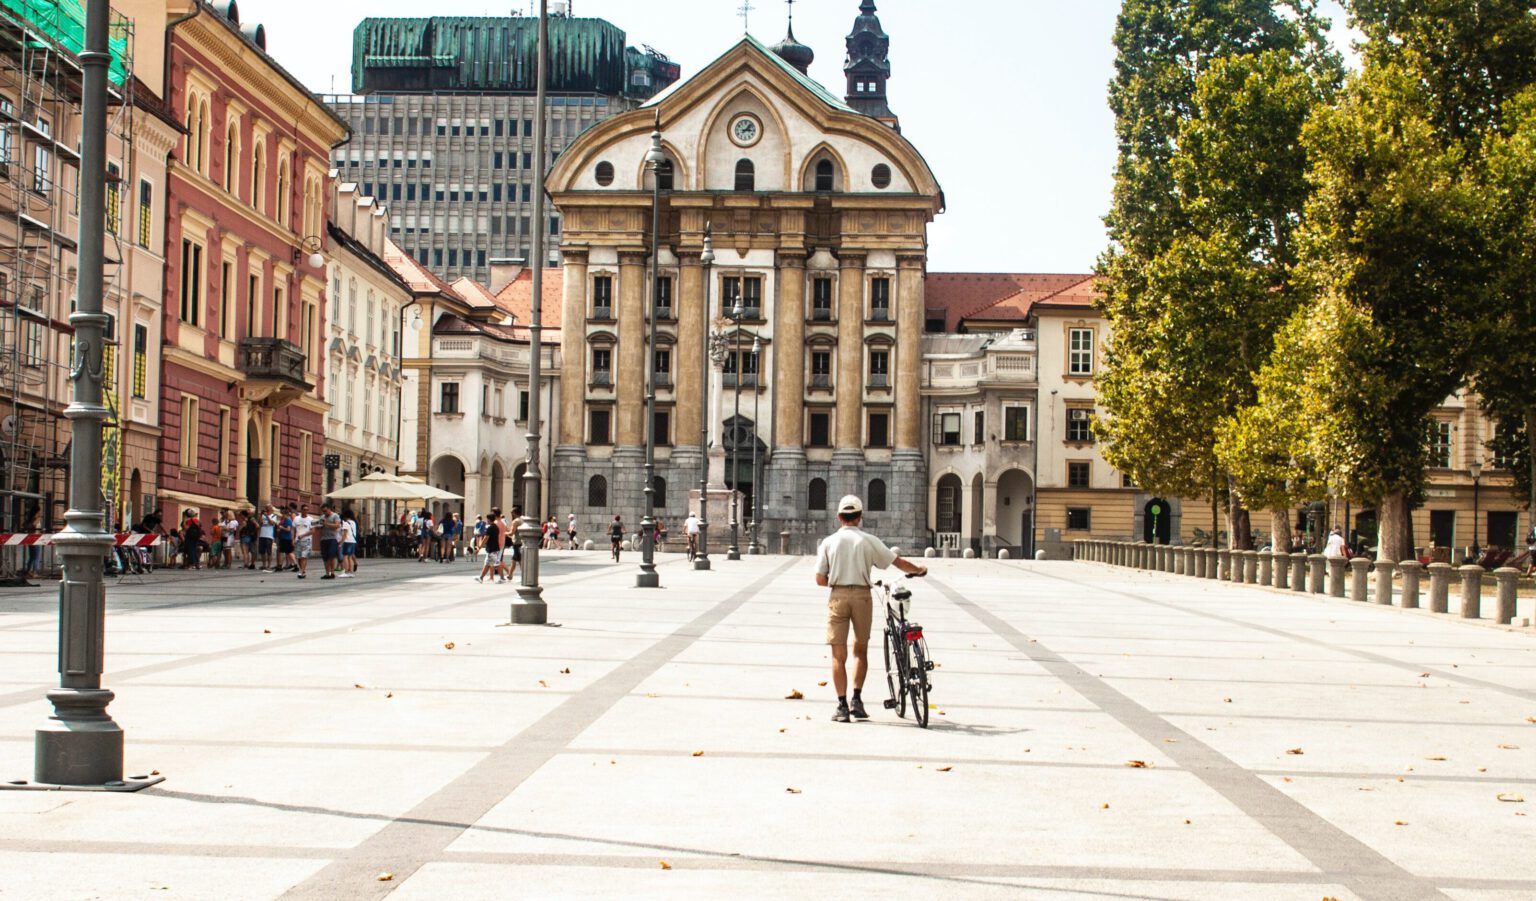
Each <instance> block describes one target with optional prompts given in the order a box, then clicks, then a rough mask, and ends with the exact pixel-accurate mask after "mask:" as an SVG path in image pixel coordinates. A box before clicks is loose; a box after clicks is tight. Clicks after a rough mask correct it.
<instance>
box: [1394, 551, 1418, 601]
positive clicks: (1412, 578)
mask: <svg viewBox="0 0 1536 901" xmlns="http://www.w3.org/2000/svg"><path fill="white" fill-rule="evenodd" d="M1397 568H1398V569H1400V570H1402V571H1403V604H1402V606H1403V609H1404V610H1412V609H1414V608H1415V607H1418V606H1419V575H1420V574H1421V573H1423V572H1424V564H1422V563H1420V562H1419V561H1417V560H1404V561H1403V562H1402V563H1399V564H1398V565H1397Z"/></svg>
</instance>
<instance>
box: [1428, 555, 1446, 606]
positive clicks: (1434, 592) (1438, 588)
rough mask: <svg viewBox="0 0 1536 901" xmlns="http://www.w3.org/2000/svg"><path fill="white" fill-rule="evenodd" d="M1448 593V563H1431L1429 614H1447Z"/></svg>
mask: <svg viewBox="0 0 1536 901" xmlns="http://www.w3.org/2000/svg"><path fill="white" fill-rule="evenodd" d="M1450 593H1451V565H1450V564H1449V563H1431V564H1430V565H1429V612H1430V613H1447V612H1449V611H1450Z"/></svg>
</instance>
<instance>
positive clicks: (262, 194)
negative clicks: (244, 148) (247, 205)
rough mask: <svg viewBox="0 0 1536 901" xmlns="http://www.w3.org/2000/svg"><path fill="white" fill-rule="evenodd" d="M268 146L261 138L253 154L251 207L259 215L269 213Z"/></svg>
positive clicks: (258, 138)
mask: <svg viewBox="0 0 1536 901" xmlns="http://www.w3.org/2000/svg"><path fill="white" fill-rule="evenodd" d="M266 199H267V145H266V144H265V143H263V141H262V139H261V137H260V136H257V138H256V147H255V149H254V150H253V151H252V152H251V206H252V207H254V208H255V209H256V212H258V213H265V212H266V211H267V204H266Z"/></svg>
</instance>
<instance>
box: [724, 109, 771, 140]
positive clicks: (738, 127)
mask: <svg viewBox="0 0 1536 901" xmlns="http://www.w3.org/2000/svg"><path fill="white" fill-rule="evenodd" d="M730 131H731V141H732V143H734V144H735V145H736V146H737V147H751V146H752V145H753V144H756V143H757V142H758V141H759V140H760V139H761V138H762V136H763V126H762V123H760V122H758V121H757V117H756V116H753V115H749V114H747V113H741V114H739V115H737V116H736V117H735V118H734V119H732V120H731V129H730Z"/></svg>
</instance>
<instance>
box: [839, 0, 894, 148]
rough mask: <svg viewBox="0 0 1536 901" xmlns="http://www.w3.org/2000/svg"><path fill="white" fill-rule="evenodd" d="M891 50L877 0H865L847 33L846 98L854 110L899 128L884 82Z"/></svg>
mask: <svg viewBox="0 0 1536 901" xmlns="http://www.w3.org/2000/svg"><path fill="white" fill-rule="evenodd" d="M890 51H891V39H890V37H888V36H887V35H886V33H885V29H883V28H881V27H880V19H879V17H878V16H876V15H875V0H863V2H862V3H860V4H859V16H858V18H856V19H854V20H853V31H852V32H850V33H849V35H848V55H847V57H846V58H845V59H844V61H843V74H844V75H846V76H847V77H848V94H847V96H846V97H844V98H843V99H844V101H845V102H846V103H847V104H848V105H849V106H850V107H852V108H853V109H854V110H855V111H857V112H860V113H863V114H864V115H866V116H872V117H874V118H876V119H879V120H880V121H882V122H884V123H885V124H887V125H889V126H891V127H892V128H894V129H896V130H897V131H900V130H901V126H900V124H899V123H898V122H897V119H896V114H895V113H893V112H891V108H890V107H889V106H888V105H887V104H886V98H885V83H886V81H887V80H889V79H890V77H891V61H890Z"/></svg>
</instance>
